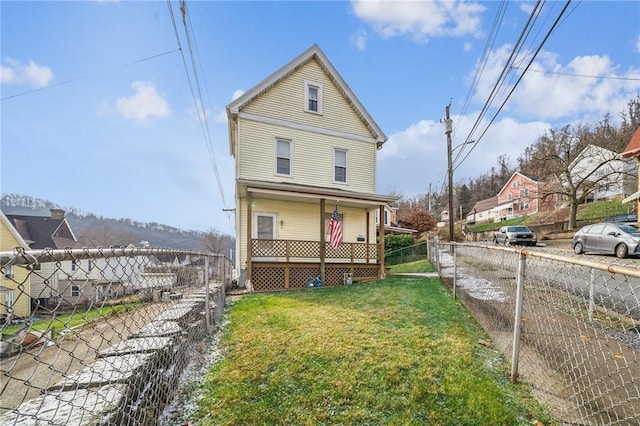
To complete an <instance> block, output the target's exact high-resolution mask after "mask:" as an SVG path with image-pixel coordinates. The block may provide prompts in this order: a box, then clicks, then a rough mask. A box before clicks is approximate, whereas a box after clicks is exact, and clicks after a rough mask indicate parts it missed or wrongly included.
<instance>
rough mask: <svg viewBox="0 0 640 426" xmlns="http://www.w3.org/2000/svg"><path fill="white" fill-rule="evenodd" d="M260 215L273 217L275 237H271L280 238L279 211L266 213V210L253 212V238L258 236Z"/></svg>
mask: <svg viewBox="0 0 640 426" xmlns="http://www.w3.org/2000/svg"><path fill="white" fill-rule="evenodd" d="M258 216H267V217H271V218H272V219H273V237H272V238H271V239H273V240H277V239H278V226H277V225H278V215H277V213H264V212H254V213H253V226H251V234H252V235H251V238H253V239H257V238H258Z"/></svg>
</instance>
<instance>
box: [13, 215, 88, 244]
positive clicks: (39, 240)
mask: <svg viewBox="0 0 640 426" xmlns="http://www.w3.org/2000/svg"><path fill="white" fill-rule="evenodd" d="M6 217H7V219H9V222H11V224H12V225H13V227H14V228H15V229H16V231H18V233H19V234H20V236H22V238H23V239H24V240H25V241H26V242H27V243H28V244H29V248H32V249H45V248H52V249H63V248H66V247H71V248H82V245H81V244H80V243H78V241H77V240H76V237H75V235H73V232H72V231H71V228H70V227H69V224H68V223H67V220H66V219H64V218H62V219H59V218H52V217H48V216H28V215H17V214H8V215H6Z"/></svg>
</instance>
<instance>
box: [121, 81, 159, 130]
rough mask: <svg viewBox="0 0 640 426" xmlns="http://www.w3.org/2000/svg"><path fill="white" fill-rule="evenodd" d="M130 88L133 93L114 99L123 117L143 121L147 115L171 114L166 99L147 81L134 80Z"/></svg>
mask: <svg viewBox="0 0 640 426" xmlns="http://www.w3.org/2000/svg"><path fill="white" fill-rule="evenodd" d="M131 88H132V89H133V90H135V92H136V93H135V94H133V95H131V96H130V97H128V98H119V99H118V100H116V109H117V110H118V111H119V112H120V113H121V114H122V115H123V116H124V117H125V118H130V119H133V120H139V121H144V120H146V119H147V118H148V117H151V116H156V117H160V118H164V117H168V116H169V115H171V110H170V109H169V105H168V103H167V101H166V100H165V99H164V97H163V96H162V95H160V94H159V93H158V92H157V91H156V88H155V87H154V86H153V84H152V83H151V82H149V81H134V82H133V83H131Z"/></svg>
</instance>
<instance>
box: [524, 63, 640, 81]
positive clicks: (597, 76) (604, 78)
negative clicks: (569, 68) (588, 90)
mask: <svg viewBox="0 0 640 426" xmlns="http://www.w3.org/2000/svg"><path fill="white" fill-rule="evenodd" d="M511 68H513V69H515V70H519V71H522V68H520V67H516V66H513V67H511ZM529 72H537V73H542V74H554V75H566V76H570V77H581V78H594V79H598V80H600V79H602V80H624V81H640V77H638V78H635V77H608V76H605V75H586V74H572V73H568V72H557V71H544V70H532V69H530V70H529Z"/></svg>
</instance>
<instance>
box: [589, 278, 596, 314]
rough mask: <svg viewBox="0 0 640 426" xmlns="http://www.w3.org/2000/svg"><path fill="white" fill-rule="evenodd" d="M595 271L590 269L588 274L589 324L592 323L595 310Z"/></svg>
mask: <svg viewBox="0 0 640 426" xmlns="http://www.w3.org/2000/svg"><path fill="white" fill-rule="evenodd" d="M595 294H596V270H595V269H593V268H591V270H590V272H589V322H590V323H592V322H593V313H594V311H595V310H596V301H595Z"/></svg>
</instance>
